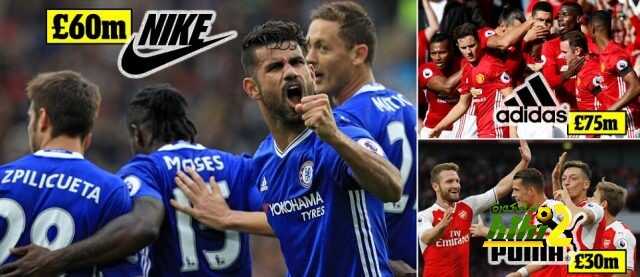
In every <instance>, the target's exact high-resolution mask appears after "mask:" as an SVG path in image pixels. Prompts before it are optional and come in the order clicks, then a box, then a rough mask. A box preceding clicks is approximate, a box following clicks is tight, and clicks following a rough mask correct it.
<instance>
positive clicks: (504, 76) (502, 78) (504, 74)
mask: <svg viewBox="0 0 640 277" xmlns="http://www.w3.org/2000/svg"><path fill="white" fill-rule="evenodd" d="M500 81H501V82H503V83H505V84H508V83H510V82H511V77H510V76H509V74H507V72H502V74H501V75H500Z"/></svg>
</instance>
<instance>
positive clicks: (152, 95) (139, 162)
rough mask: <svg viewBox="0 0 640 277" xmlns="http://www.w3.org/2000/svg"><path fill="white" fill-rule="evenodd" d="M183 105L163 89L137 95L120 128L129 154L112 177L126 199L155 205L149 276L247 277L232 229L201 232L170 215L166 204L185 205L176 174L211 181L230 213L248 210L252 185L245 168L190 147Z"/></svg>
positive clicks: (240, 240)
mask: <svg viewBox="0 0 640 277" xmlns="http://www.w3.org/2000/svg"><path fill="white" fill-rule="evenodd" d="M186 107H187V103H186V101H185V99H184V98H183V97H182V95H180V93H179V92H178V91H177V90H175V89H174V88H172V87H170V86H168V85H157V86H151V87H147V88H144V89H142V90H141V91H140V92H138V93H137V94H136V95H135V96H134V97H133V99H132V100H131V102H130V103H129V108H128V112H127V126H128V127H129V134H130V139H131V141H130V142H131V147H132V149H133V151H134V152H135V153H137V154H138V155H136V156H135V157H134V158H133V159H132V160H131V161H129V162H128V163H127V164H126V165H125V166H124V167H122V168H121V169H120V170H119V171H118V175H119V176H121V177H122V178H123V179H124V180H125V182H126V183H127V185H129V187H130V189H131V195H132V197H133V198H134V199H136V198H142V197H150V198H152V199H155V200H156V201H159V202H161V203H162V204H163V206H164V210H165V214H164V222H163V224H162V227H161V229H160V234H159V238H158V240H157V241H156V242H155V243H154V244H153V245H151V247H150V249H149V256H150V259H151V264H150V265H148V264H144V263H143V266H146V267H147V269H148V267H149V266H150V267H151V270H150V275H152V276H250V274H251V267H250V259H249V250H248V240H247V236H246V235H245V234H240V233H238V232H235V231H222V232H220V231H216V230H212V229H207V228H203V227H202V226H201V224H199V223H198V222H197V221H196V220H193V219H192V218H191V217H190V216H189V215H187V214H184V213H182V212H179V211H176V210H175V209H174V208H173V207H172V206H171V204H170V200H171V199H173V200H174V201H176V202H177V203H180V204H182V205H189V202H188V199H187V198H186V197H185V196H184V194H182V192H181V191H180V189H178V188H177V187H176V185H175V179H174V178H175V176H176V174H177V173H178V172H181V171H187V170H189V169H191V170H194V171H195V172H197V173H198V174H200V175H201V176H203V177H204V178H207V179H208V178H210V177H211V178H215V179H216V180H218V184H219V185H220V189H221V190H222V193H223V196H224V197H225V198H226V199H227V201H228V203H229V205H230V206H231V207H232V208H233V209H236V210H248V209H249V196H250V187H251V186H252V185H253V184H254V183H255V178H254V177H253V175H252V174H253V163H252V160H251V159H249V158H245V157H242V156H235V155H232V154H229V153H226V152H222V151H219V150H215V149H208V148H205V147H204V146H202V145H200V144H196V143H195V136H196V134H197V130H196V128H195V126H194V125H193V123H192V122H191V120H190V119H189V118H188V117H187V112H186Z"/></svg>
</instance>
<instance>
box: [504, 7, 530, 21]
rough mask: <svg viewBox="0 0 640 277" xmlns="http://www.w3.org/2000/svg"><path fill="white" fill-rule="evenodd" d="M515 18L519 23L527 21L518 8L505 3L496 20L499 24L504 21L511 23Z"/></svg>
mask: <svg viewBox="0 0 640 277" xmlns="http://www.w3.org/2000/svg"><path fill="white" fill-rule="evenodd" d="M515 20H518V21H520V22H521V23H524V22H525V21H527V19H526V18H525V17H524V13H522V11H521V10H520V9H519V8H516V7H512V6H511V5H505V6H504V8H503V9H502V13H500V17H499V18H498V22H499V23H500V24H502V23H504V24H507V25H511V24H513V21H515Z"/></svg>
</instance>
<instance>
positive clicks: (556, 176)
mask: <svg viewBox="0 0 640 277" xmlns="http://www.w3.org/2000/svg"><path fill="white" fill-rule="evenodd" d="M566 160H567V152H563V153H562V155H560V157H559V158H558V162H557V163H556V166H555V167H554V168H553V173H551V183H552V184H553V187H552V188H553V191H557V190H561V189H562V168H563V167H564V162H565V161H566Z"/></svg>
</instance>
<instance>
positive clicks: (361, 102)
mask: <svg viewBox="0 0 640 277" xmlns="http://www.w3.org/2000/svg"><path fill="white" fill-rule="evenodd" d="M307 43H308V48H309V49H308V52H307V56H306V58H307V62H309V63H310V64H311V65H313V66H314V68H315V73H316V86H317V88H316V89H317V91H319V92H323V93H327V94H328V95H329V96H331V97H333V99H334V100H335V103H336V108H335V110H334V111H335V113H336V114H337V117H338V118H341V119H346V120H348V121H349V122H351V123H353V124H354V125H356V126H359V127H361V128H364V129H366V130H367V131H369V132H370V133H371V135H372V136H373V137H374V138H375V140H376V141H377V142H378V143H379V144H380V146H381V147H382V149H383V150H384V152H385V153H386V154H387V157H388V158H389V160H390V161H391V162H392V163H393V164H394V165H395V166H396V167H397V168H398V169H399V170H400V174H401V176H402V185H403V186H404V188H403V193H402V197H401V198H400V201H397V202H395V203H385V214H386V223H387V230H388V235H389V255H390V259H391V260H393V262H392V263H391V265H392V269H393V270H394V272H396V273H403V274H406V273H415V268H416V253H417V249H416V245H417V235H416V207H417V206H416V161H415V154H416V131H415V126H416V109H415V107H414V106H413V105H412V104H411V103H410V102H409V101H407V100H406V99H405V98H404V96H403V95H401V94H399V93H397V92H395V91H392V90H389V89H387V88H385V87H384V86H383V85H381V84H379V83H376V82H375V78H374V76H373V71H372V68H371V67H372V64H373V58H374V53H375V51H374V50H375V47H376V33H375V25H374V23H373V21H372V20H371V18H369V16H368V15H367V12H366V11H365V10H364V8H362V7H361V6H360V5H359V4H357V3H354V2H347V1H341V2H331V3H327V4H324V5H322V6H320V7H319V8H317V9H315V10H314V11H313V12H312V14H311V24H310V25H309V30H308V32H307ZM401 261H402V262H404V263H405V264H406V265H403V264H401V263H400V262H401ZM407 266H408V267H410V268H407Z"/></svg>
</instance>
